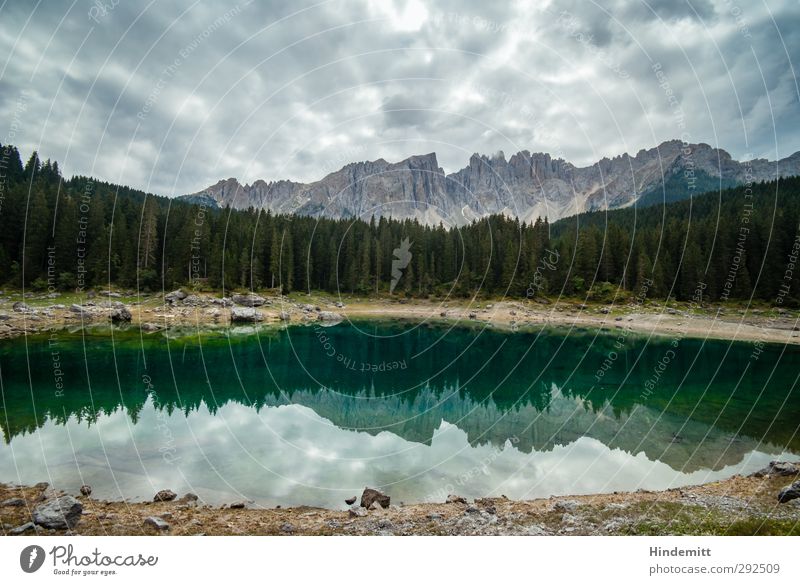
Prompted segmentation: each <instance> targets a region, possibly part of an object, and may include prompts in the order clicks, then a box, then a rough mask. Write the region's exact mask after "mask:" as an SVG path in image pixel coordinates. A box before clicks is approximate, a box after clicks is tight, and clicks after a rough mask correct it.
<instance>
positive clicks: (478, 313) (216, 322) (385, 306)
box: [0, 293, 800, 344]
mask: <svg viewBox="0 0 800 585" xmlns="http://www.w3.org/2000/svg"><path fill="white" fill-rule="evenodd" d="M115 294H119V296H116V297H113V298H109V297H104V296H102V295H98V296H96V297H94V298H92V299H87V298H86V296H85V295H84V296H81V297H78V296H77V295H59V296H58V297H52V295H51V297H48V296H47V295H38V296H35V295H34V296H31V295H27V296H26V297H25V298H24V302H25V303H26V304H27V305H28V308H27V310H24V311H15V310H14V309H13V305H14V303H15V302H18V301H22V300H23V298H22V295H21V294H19V293H16V294H6V295H5V296H2V295H0V338H8V337H16V336H20V335H25V334H31V333H36V332H43V331H50V330H52V329H54V328H56V329H57V328H62V327H67V328H80V327H83V326H101V325H104V324H108V323H109V322H110V316H111V315H112V314H113V313H114V312H115V311H116V310H117V309H118V308H119V307H120V306H123V305H124V306H125V307H126V308H127V309H128V310H129V311H130V314H131V326H143V327H145V329H146V330H147V331H149V332H155V331H159V330H163V329H167V328H176V327H181V328H215V327H219V328H223V327H227V326H228V325H229V324H230V322H231V308H230V306H226V304H224V303H223V302H222V298H221V296H220V295H218V294H210V293H203V294H193V295H191V296H190V297H189V298H188V299H185V300H182V301H177V302H175V303H164V299H163V296H161V295H157V294H156V295H147V296H137V295H134V294H133V293H131V294H124V293H121V294H120V293H115ZM265 299H266V303H265V304H264V305H262V306H259V307H257V308H256V311H257V312H258V314H259V316H260V318H261V319H262V321H261V323H262V324H263V325H264V326H279V325H282V324H285V323H308V322H315V321H317V319H319V318H320V312H323V311H327V312H334V313H336V314H338V315H339V316H341V317H342V318H343V319H365V318H379V319H413V320H431V321H435V322H443V323H452V324H457V323H478V324H481V323H482V324H487V325H490V326H494V327H499V328H510V329H515V328H525V327H536V326H542V325H549V326H558V327H581V328H587V327H588V328H604V329H609V330H614V329H623V328H624V329H628V330H630V331H635V332H638V333H640V334H644V335H657V336H662V335H667V336H685V337H697V338H709V339H724V340H729V341H733V340H737V341H747V342H752V343H781V344H800V311H790V310H786V309H782V308H778V309H775V308H771V307H766V306H761V305H751V306H749V307H748V306H745V305H730V306H728V305H726V306H724V307H723V306H716V305H715V306H710V305H709V306H706V307H702V308H698V307H692V306H690V305H687V304H680V303H671V304H670V305H669V306H665V305H664V304H663V303H656V302H651V303H647V304H635V303H623V304H619V303H617V304H613V303H591V304H588V305H587V304H585V303H582V302H579V301H574V300H559V301H557V302H551V301H548V300H547V299H539V302H537V301H534V300H500V301H470V300H468V299H448V300H441V301H437V300H417V299H414V300H405V299H394V298H358V297H344V298H342V297H336V296H332V295H306V294H293V295H291V296H288V297H287V296H271V297H270V296H267V295H265ZM75 304H77V305H80V306H81V307H82V308H83V311H80V312H76V310H75V307H74V306H73V305H75ZM227 304H228V305H229V304H230V301H228V302H227Z"/></svg>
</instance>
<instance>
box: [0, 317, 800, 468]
mask: <svg viewBox="0 0 800 585" xmlns="http://www.w3.org/2000/svg"><path fill="white" fill-rule="evenodd" d="M369 327H370V333H371V335H367V334H364V333H363V332H361V330H359V329H357V328H356V327H354V326H348V325H338V326H336V327H331V328H327V329H325V330H324V335H325V340H326V341H329V342H330V344H331V347H333V348H335V352H336V353H338V354H342V355H345V356H347V359H348V360H351V361H352V362H353V363H355V364H362V363H366V364H376V363H391V362H399V361H405V363H407V367H406V368H405V369H397V370H394V371H391V372H386V373H380V374H373V373H371V372H363V371H360V369H357V368H356V369H351V368H348V367H344V365H343V364H342V363H339V362H338V361H337V360H336V359H335V358H331V357H330V356H329V355H327V352H326V351H325V349H326V347H327V346H325V345H323V344H322V339H321V338H320V337H319V331H318V330H317V329H316V328H313V327H290V328H288V329H287V330H282V331H274V332H273V333H272V334H271V335H269V336H265V337H256V336H249V337H243V338H236V339H233V340H229V339H224V338H220V339H216V338H211V339H204V340H203V341H202V344H201V343H198V341H197V340H196V339H195V340H192V339H186V340H172V339H166V338H164V337H159V336H152V337H148V338H144V340H142V339H141V338H140V337H139V336H138V335H127V336H126V335H122V334H120V335H118V336H115V337H114V338H113V339H111V338H109V337H103V336H97V337H94V338H91V339H90V340H89V343H86V342H85V340H84V339H83V338H82V337H80V336H75V337H70V336H69V335H68V334H66V333H59V338H58V344H57V345H56V346H55V348H56V349H57V351H58V359H59V365H60V367H61V369H62V370H63V375H62V378H63V381H64V390H63V392H62V393H61V394H60V395H58V394H57V393H56V392H55V388H54V370H53V363H54V362H53V355H52V352H53V351H54V349H53V347H51V345H50V344H49V342H48V338H47V337H44V336H39V337H36V336H32V337H30V338H28V339H27V340H26V343H21V342H19V340H11V342H6V343H0V373H2V385H0V391H2V401H0V426H2V429H3V434H4V437H5V440H6V442H10V441H11V440H12V438H13V437H14V436H16V435H18V434H20V433H26V432H33V431H35V430H36V429H37V428H38V427H40V426H41V425H42V424H43V423H44V422H45V420H47V419H51V420H54V421H56V422H57V423H58V422H63V421H65V420H66V419H67V418H69V417H75V418H77V419H79V420H82V421H86V423H87V424H91V423H92V422H93V421H94V419H95V418H96V417H97V416H99V415H101V414H102V413H104V412H113V411H116V410H118V409H119V408H120V407H123V408H125V410H126V411H127V412H128V413H129V415H130V416H131V418H132V419H133V420H134V422H136V421H137V420H138V416H139V413H140V412H141V410H142V408H144V407H145V404H146V402H147V400H148V399H151V400H153V401H154V402H155V403H156V407H157V408H163V409H165V410H166V412H172V411H173V410H181V411H183V412H185V413H187V414H188V413H190V412H191V411H193V410H195V409H197V408H200V407H201V406H203V405H205V406H207V407H208V409H209V410H210V411H211V412H212V413H214V412H215V411H216V409H217V407H218V406H219V405H222V404H225V403H226V402H231V401H233V402H237V403H240V404H245V405H250V406H253V407H255V408H260V407H263V406H274V405H279V404H287V403H288V402H293V403H297V404H301V405H305V406H308V407H309V408H312V409H313V410H314V411H316V412H317V413H319V414H320V415H321V416H322V417H324V418H326V419H328V420H330V421H332V422H333V424H335V425H337V426H340V427H343V428H352V429H359V430H364V431H367V432H370V433H373V434H376V433H379V432H380V431H381V430H385V431H389V432H392V433H395V434H397V435H399V436H401V437H404V438H406V439H408V440H411V441H415V442H420V443H428V442H429V441H430V440H431V437H432V435H433V432H434V429H436V428H438V426H439V424H440V422H441V421H442V420H445V421H447V422H449V423H451V424H454V425H456V426H458V427H460V428H461V429H463V430H464V431H465V432H466V433H467V434H468V437H469V440H470V441H471V442H473V443H475V444H478V443H490V444H493V445H502V444H504V443H505V442H506V441H507V440H508V439H510V438H512V437H514V438H516V446H517V447H518V448H520V449H522V450H524V451H531V450H548V449H551V448H552V447H553V446H554V445H558V444H569V443H571V442H573V441H575V440H576V439H577V438H578V437H581V436H589V437H593V438H596V439H598V440H600V441H601V442H603V443H604V444H606V445H608V446H609V447H611V448H619V449H623V450H625V451H628V452H631V453H642V452H643V453H645V454H646V455H647V456H648V457H649V458H651V459H659V460H662V461H664V462H666V463H668V464H669V465H671V466H672V467H674V468H678V469H680V468H685V469H686V470H692V469H697V468H719V467H721V466H723V465H726V464H730V463H731V462H736V461H738V460H740V458H741V456H742V454H743V453H745V452H747V451H749V450H751V449H753V448H754V447H755V446H756V445H758V444H759V443H758V441H759V440H760V441H763V442H764V443H765V444H766V445H770V447H769V449H773V448H774V449H775V450H791V451H795V452H798V451H800V434H798V425H799V424H800V422H798V421H800V401H798V400H797V398H796V395H795V394H793V392H794V388H795V384H796V375H797V371H798V368H800V351H798V350H797V349H796V348H785V347H780V346H766V347H765V349H764V352H763V353H762V354H761V356H760V359H759V360H757V361H752V360H750V359H749V358H750V354H751V352H752V347H751V346H749V345H747V344H729V343H725V342H712V341H705V340H693V339H683V340H682V341H681V343H680V347H679V349H677V350H675V351H674V355H673V357H672V360H671V362H670V367H669V368H667V369H665V370H664V371H663V372H659V378H658V385H657V387H656V388H655V389H654V391H653V392H652V393H650V394H649V395H648V396H647V397H645V396H644V394H643V392H642V390H643V388H645V387H647V384H648V383H649V382H651V381H652V379H653V372H654V371H656V370H657V368H658V367H659V363H660V360H662V359H663V357H664V355H665V352H666V351H667V350H671V349H672V345H671V343H670V342H669V340H665V339H656V340H642V339H640V338H636V337H635V336H633V335H630V336H628V337H627V338H626V340H625V344H624V349H619V348H617V347H616V344H615V337H614V336H610V335H594V334H588V333H584V334H576V333H570V334H568V335H566V334H563V333H559V332H556V331H548V332H545V333H544V334H542V335H538V334H536V333H527V332H519V333H514V334H506V333H502V332H493V331H475V330H470V329H461V328H457V329H453V330H445V329H442V328H424V327H418V328H413V329H407V328H406V326H402V325H377V324H374V323H370V324H369ZM378 334H382V335H384V336H385V337H384V338H379V337H378V336H377V335H378ZM612 351H613V352H615V355H617V356H618V357H617V359H616V361H615V362H614V365H613V367H612V368H610V369H608V371H607V372H606V373H605V376H604V377H603V378H602V383H597V380H596V378H595V374H596V372H597V371H598V369H599V368H600V367H601V366H602V365H603V363H604V360H606V359H607V357H608V356H609V355H610V352H612ZM145 358H146V367H145ZM145 378H147V379H150V380H152V386H151V387H148V384H145V383H144V381H143V380H144V379H145ZM320 387H324V388H326V389H323V390H318V388H320ZM331 389H332V390H331ZM365 389H366V390H365ZM454 389H457V390H454ZM761 449H762V450H764V447H761Z"/></svg>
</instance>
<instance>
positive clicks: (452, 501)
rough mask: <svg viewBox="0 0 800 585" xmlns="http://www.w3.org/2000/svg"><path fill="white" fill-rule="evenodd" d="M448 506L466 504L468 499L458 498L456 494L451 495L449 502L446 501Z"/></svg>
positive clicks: (448, 497) (448, 498)
mask: <svg viewBox="0 0 800 585" xmlns="http://www.w3.org/2000/svg"><path fill="white" fill-rule="evenodd" d="M445 503H446V504H466V503H467V498H465V497H464V496H457V495H456V494H450V495H449V496H447V500H445Z"/></svg>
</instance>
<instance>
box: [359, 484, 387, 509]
mask: <svg viewBox="0 0 800 585" xmlns="http://www.w3.org/2000/svg"><path fill="white" fill-rule="evenodd" d="M373 502H378V503H379V504H380V506H381V507H382V508H388V507H389V504H390V503H391V498H390V497H389V496H387V495H386V494H384V493H383V492H379V491H378V490H376V489H373V488H364V493H362V494H361V507H362V508H369V507H370V506H372V503H373Z"/></svg>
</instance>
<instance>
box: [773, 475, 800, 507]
mask: <svg viewBox="0 0 800 585" xmlns="http://www.w3.org/2000/svg"><path fill="white" fill-rule="evenodd" d="M797 498H800V481H796V482H794V483H793V484H792V485H787V486H786V487H785V488H783V489H782V490H781V491H780V492H778V502H780V503H781V504H785V503H786V502H791V501H792V500H796V499H797Z"/></svg>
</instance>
